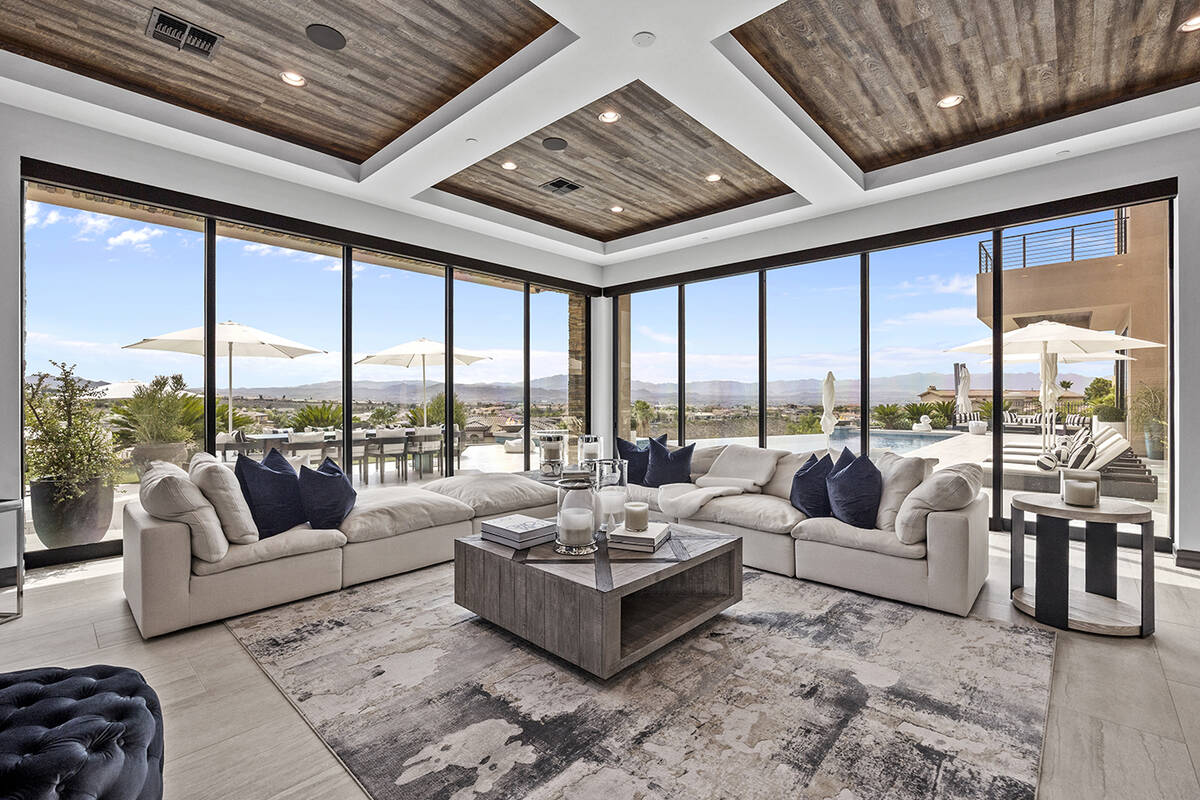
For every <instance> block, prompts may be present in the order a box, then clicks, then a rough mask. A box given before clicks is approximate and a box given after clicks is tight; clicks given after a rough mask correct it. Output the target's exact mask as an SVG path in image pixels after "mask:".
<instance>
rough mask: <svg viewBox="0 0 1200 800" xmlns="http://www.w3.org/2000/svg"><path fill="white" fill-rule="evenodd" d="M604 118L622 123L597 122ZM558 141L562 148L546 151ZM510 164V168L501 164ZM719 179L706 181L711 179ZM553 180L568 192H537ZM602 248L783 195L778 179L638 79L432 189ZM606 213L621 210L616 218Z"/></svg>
mask: <svg viewBox="0 0 1200 800" xmlns="http://www.w3.org/2000/svg"><path fill="white" fill-rule="evenodd" d="M604 111H616V112H618V113H619V114H620V115H621V119H620V120H618V121H617V122H615V123H613V124H605V123H603V122H600V121H599V119H597V117H598V116H599V114H600V113H601V112H604ZM548 137H558V138H562V139H565V140H566V141H567V148H566V149H565V150H560V151H552V150H547V149H546V148H545V147H544V146H543V145H542V140H543V139H546V138H548ZM505 161H512V162H513V163H515V164H516V165H517V169H515V170H511V171H509V170H505V169H503V168H502V167H501V166H500V165H501V164H502V163H504V162H505ZM712 173H717V174H719V175H721V178H722V179H721V180H720V181H717V182H711V183H710V182H708V181H706V180H705V177H706V176H707V175H709V174H712ZM555 178H566V179H567V180H569V181H571V182H573V183H576V184H579V185H581V186H582V187H583V188H581V189H578V190H576V191H574V192H571V193H570V194H565V195H555V194H550V193H549V192H547V191H546V190H544V189H541V188H539V187H540V186H541V185H542V184H544V183H546V182H548V181H552V180H554V179H555ZM435 188H437V189H441V190H443V191H446V192H450V193H451V194H456V195H459V196H461V197H466V198H469V199H471V200H477V201H479V202H480V203H485V204H487V205H489V206H493V207H495V208H500V209H503V210H505V211H511V212H512V213H514V214H520V215H521V216H524V217H529V218H530V219H535V220H538V221H540V222H545V223H547V224H549V225H553V226H555V227H558V228H563V229H565V230H568V231H572V232H574V233H579V234H582V235H584V236H590V237H592V238H594V239H599V240H601V241H611V240H613V239H618V238H620V237H622V236H631V235H633V234H635V233H642V232H644V231H648V230H653V229H654V228H661V227H663V226H664V225H671V224H673V223H676V222H683V221H685V220H689V219H695V218H696V217H702V216H706V215H708V214H713V213H716V212H718V211H726V210H728V209H731V208H737V207H739V206H744V205H746V204H748V203H754V202H757V201H759V200H767V199H769V198H772V197H778V196H780V195H784V194H788V193H789V192H790V191H791V189H789V188H788V187H787V186H786V185H785V184H783V183H782V182H781V181H780V180H779V179H777V178H776V177H775V176H773V175H771V174H770V173H769V172H767V171H766V170H764V169H763V168H762V167H760V166H758V165H757V164H755V163H754V162H753V161H751V160H750V159H749V158H747V157H746V156H744V155H742V153H741V152H739V151H738V150H736V149H735V148H733V147H732V146H730V145H729V144H727V143H726V142H725V141H724V140H723V139H721V138H719V137H718V136H717V135H716V134H714V133H713V132H712V131H710V130H708V129H707V128H705V127H704V126H702V125H701V124H700V123H698V122H696V121H695V120H694V119H692V118H691V117H689V116H688V115H687V114H685V113H683V112H682V111H681V110H679V109H678V108H676V107H675V106H674V105H672V104H671V103H669V102H668V101H667V100H666V99H664V98H663V97H662V96H661V95H659V94H658V93H657V92H655V91H654V90H653V89H651V88H650V87H648V86H646V85H645V84H644V83H641V82H640V81H634V82H633V83H631V84H629V85H627V86H625V87H623V88H621V89H618V90H617V91H615V92H613V93H612V94H609V95H607V96H605V97H602V98H600V99H599V100H597V101H596V102H594V103H590V104H588V105H586V106H584V107H583V108H581V109H579V110H578V111H575V112H572V113H570V114H568V115H567V116H565V117H563V118H562V119H560V120H558V121H557V122H554V123H551V124H550V125H547V126H546V127H544V128H542V129H541V130H539V131H537V132H536V133H533V134H530V135H529V136H526V137H525V138H524V139H521V140H520V141H517V142H514V143H513V144H511V145H509V146H508V147H506V148H504V149H503V150H499V151H497V152H496V153H493V154H492V155H491V156H489V157H487V158H485V159H483V160H482V161H479V162H478V163H476V164H473V165H471V166H470V167H467V168H466V169H465V170H463V171H462V172H459V173H458V174H456V175H453V176H451V177H449V178H447V179H446V180H444V181H442V182H441V183H439V184H437V186H436V187H435ZM612 206H621V207H622V208H623V209H624V211H622V212H621V213H613V212H612V211H611V210H610V209H611V208H612Z"/></svg>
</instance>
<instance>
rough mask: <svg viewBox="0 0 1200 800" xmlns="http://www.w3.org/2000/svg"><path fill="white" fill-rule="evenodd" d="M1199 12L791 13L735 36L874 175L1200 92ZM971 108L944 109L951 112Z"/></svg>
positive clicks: (1000, 5) (1127, 5)
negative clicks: (1135, 104)
mask: <svg viewBox="0 0 1200 800" xmlns="http://www.w3.org/2000/svg"><path fill="white" fill-rule="evenodd" d="M1198 13H1200V5H1197V3H1196V2H1195V0H1150V1H1148V2H1092V1H1091V0H1041V2H1026V0H944V2H920V1H919V0H898V1H897V0H861V1H860V2H851V3H847V2H844V0H788V2H785V3H782V4H781V5H779V6H777V7H775V8H773V9H771V10H770V11H768V12H767V13H765V14H763V15H761V16H759V17H756V18H755V19H753V20H750V21H749V22H747V23H746V24H744V25H741V26H739V27H738V28H737V29H735V30H734V31H733V36H734V38H736V39H737V40H738V42H740V43H741V44H742V46H744V47H745V48H746V50H747V51H749V53H750V54H751V55H752V56H753V57H754V59H755V60H756V61H758V63H759V64H761V65H762V66H763V68H764V69H766V71H767V72H768V73H769V74H770V75H771V77H772V78H774V79H775V80H776V81H777V82H778V83H779V84H780V85H781V86H782V87H783V88H784V89H785V90H786V91H787V92H788V94H790V95H791V96H792V97H793V98H795V100H796V102H797V103H799V104H800V106H801V107H802V108H803V109H804V110H805V111H806V112H808V114H809V115H811V116H812V118H813V120H814V121H815V122H816V123H817V124H818V125H819V126H820V127H821V128H823V129H824V130H825V132H826V133H828V134H829V135H830V136H831V137H832V138H833V140H834V141H835V142H837V144H838V145H839V146H840V147H841V148H842V149H843V150H844V151H846V153H847V154H848V155H849V156H850V157H851V158H852V159H854V161H855V163H857V164H858V165H859V166H860V167H862V169H863V170H875V169H880V168H882V167H888V166H892V165H893V164H898V163H901V162H904V161H908V160H911V159H914V158H919V157H921V156H925V155H929V154H930V153H936V152H938V151H941V150H946V149H948V148H952V147H959V146H962V145H965V144H970V143H971V142H976V141H980V140H982V139H987V138H989V137H992V136H996V135H999V134H1002V133H1006V132H1009V131H1014V130H1019V129H1021V128H1027V127H1029V126H1031V125H1036V124H1038V123H1041V122H1046V121H1047V120H1052V119H1057V118H1061V117H1065V116H1068V115H1071V114H1078V113H1080V112H1083V111H1088V110H1091V109H1095V108H1100V107H1102V106H1106V105H1110V104H1112V103H1118V102H1121V101H1122V100H1129V99H1132V98H1134V97H1139V96H1141V95H1144V94H1147V93H1149V92H1156V91H1160V90H1162V89H1168V88H1171V87H1173V86H1179V85H1181V84H1184V83H1190V82H1192V81H1195V80H1197V79H1200V35H1196V36H1186V35H1180V31H1179V30H1178V28H1179V25H1180V24H1182V23H1183V22H1184V21H1185V20H1187V19H1188V18H1189V17H1191V16H1193V15H1195V14H1198ZM953 95H961V96H962V98H963V100H962V102H961V104H959V105H957V106H955V107H953V108H947V109H943V108H939V107H938V105H937V102H938V100H939V99H941V98H943V97H947V96H953Z"/></svg>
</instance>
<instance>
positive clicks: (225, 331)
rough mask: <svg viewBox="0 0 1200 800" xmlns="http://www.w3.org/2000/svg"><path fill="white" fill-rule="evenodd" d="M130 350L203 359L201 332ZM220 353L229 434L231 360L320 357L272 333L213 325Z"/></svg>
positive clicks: (144, 342)
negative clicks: (226, 387) (223, 357)
mask: <svg viewBox="0 0 1200 800" xmlns="http://www.w3.org/2000/svg"><path fill="white" fill-rule="evenodd" d="M125 349H130V350H167V351H169V352H172V353H191V354H192V355H198V356H202V355H204V328H203V327H200V328H188V329H187V330H185V331H175V332H174V333H164V334H163V335H162V336H155V337H154V338H151V339H142V340H141V341H140V342H134V343H133V344H127V345H125ZM222 352H224V353H225V354H226V357H227V358H228V359H229V428H228V432H229V433H233V359H234V356H246V357H250V358H299V357H300V356H307V355H312V354H313V353H324V352H327V351H325V350H318V349H316V348H315V347H309V346H307V345H303V344H300V343H299V342H293V341H291V340H290V339H284V338H283V337H282V336H276V335H275V334H273V333H267V332H265V331H260V330H258V329H256V328H251V327H250V326H249V325H243V324H241V323H240V322H221V323H218V324H217V354H218V355H219V354H221V353H222Z"/></svg>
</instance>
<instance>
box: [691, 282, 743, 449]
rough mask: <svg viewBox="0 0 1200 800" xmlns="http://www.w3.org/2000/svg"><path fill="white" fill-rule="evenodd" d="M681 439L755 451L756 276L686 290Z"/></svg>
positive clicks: (704, 284)
mask: <svg viewBox="0 0 1200 800" xmlns="http://www.w3.org/2000/svg"><path fill="white" fill-rule="evenodd" d="M684 300H685V303H684V308H685V317H686V325H685V328H684V345H685V347H684V353H685V359H684V361H685V367H684V373H685V376H686V380H685V385H684V402H685V416H684V439H685V442H687V443H692V442H695V443H696V446H697V447H705V446H709V445H718V444H730V443H737V444H744V445H750V446H751V447H753V446H757V445H758V325H757V324H756V321H757V320H758V273H748V274H746V275H735V276H734V277H732V278H721V279H719V280H714V281H704V282H701V283H691V284H688V286H687V288H686V290H685V294H684Z"/></svg>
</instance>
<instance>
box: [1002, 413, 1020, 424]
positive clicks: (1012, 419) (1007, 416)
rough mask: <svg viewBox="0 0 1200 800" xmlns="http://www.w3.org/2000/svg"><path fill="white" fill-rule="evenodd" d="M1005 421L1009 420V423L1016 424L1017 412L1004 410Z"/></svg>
mask: <svg viewBox="0 0 1200 800" xmlns="http://www.w3.org/2000/svg"><path fill="white" fill-rule="evenodd" d="M1004 421H1005V422H1007V423H1009V424H1012V425H1015V424H1016V422H1017V415H1016V412H1013V411H1005V412H1004Z"/></svg>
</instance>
